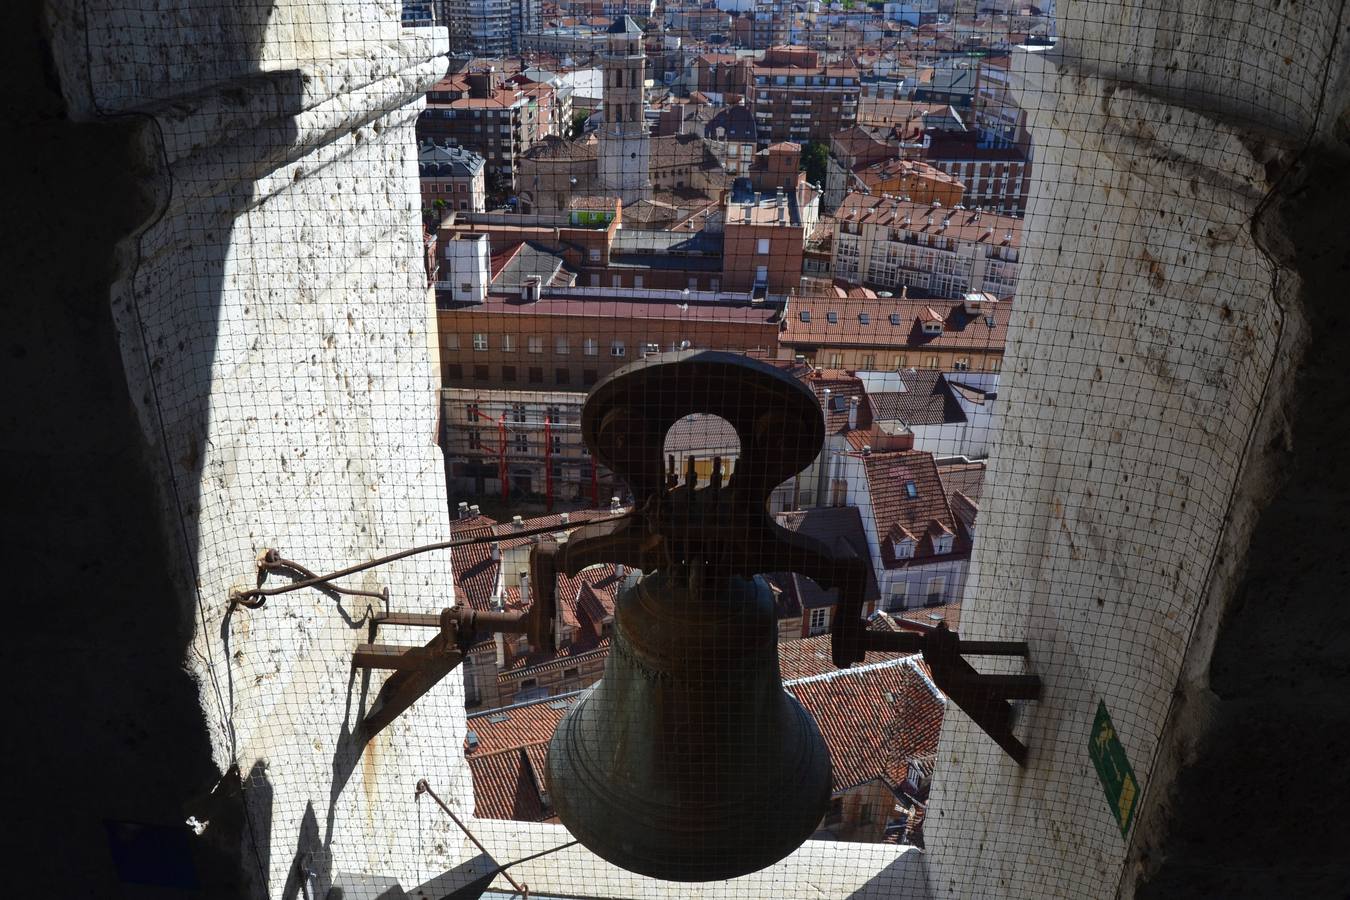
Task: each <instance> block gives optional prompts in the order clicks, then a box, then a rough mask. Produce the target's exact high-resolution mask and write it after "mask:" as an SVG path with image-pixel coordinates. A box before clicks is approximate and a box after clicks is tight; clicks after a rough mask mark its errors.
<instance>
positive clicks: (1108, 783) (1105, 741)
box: [1088, 700, 1139, 837]
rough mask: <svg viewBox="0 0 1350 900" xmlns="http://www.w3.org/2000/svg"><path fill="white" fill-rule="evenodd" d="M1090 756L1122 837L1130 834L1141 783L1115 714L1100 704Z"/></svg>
mask: <svg viewBox="0 0 1350 900" xmlns="http://www.w3.org/2000/svg"><path fill="white" fill-rule="evenodd" d="M1088 756H1090V757H1092V764H1093V765H1094V766H1096V767H1097V777H1098V778H1100V779H1101V781H1102V787H1103V788H1105V789H1106V800H1107V802H1108V803H1110V804H1111V812H1112V813H1114V814H1115V817H1116V822H1117V823H1119V825H1120V835H1121V837H1124V836H1125V835H1126V834H1128V833H1129V830H1130V823H1131V822H1133V821H1134V807H1135V804H1136V803H1137V802H1138V800H1139V782H1138V781H1136V780H1135V777H1134V770H1133V769H1131V768H1130V761H1129V760H1128V759H1126V758H1125V748H1124V747H1122V746H1121V745H1120V738H1118V737H1117V736H1116V727H1115V726H1114V725H1112V724H1111V714H1110V713H1108V712H1107V711H1106V703H1105V702H1104V701H1101V700H1099V701H1097V721H1096V722H1094V723H1093V725H1092V738H1091V740H1089V741H1088Z"/></svg>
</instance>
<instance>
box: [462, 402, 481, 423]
mask: <svg viewBox="0 0 1350 900" xmlns="http://www.w3.org/2000/svg"><path fill="white" fill-rule="evenodd" d="M464 418H465V420H466V421H468V423H469V424H470V425H476V424H477V423H478V404H477V403H470V404H469V405H468V406H466V407H464Z"/></svg>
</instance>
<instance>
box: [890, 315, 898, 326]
mask: <svg viewBox="0 0 1350 900" xmlns="http://www.w3.org/2000/svg"><path fill="white" fill-rule="evenodd" d="M891 324H892V325H899V324H900V314H899V313H891Z"/></svg>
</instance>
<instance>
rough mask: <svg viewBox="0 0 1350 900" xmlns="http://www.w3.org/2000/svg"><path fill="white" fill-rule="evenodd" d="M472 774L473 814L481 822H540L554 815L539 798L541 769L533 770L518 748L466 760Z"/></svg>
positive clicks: (542, 778)
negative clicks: (512, 820)
mask: <svg viewBox="0 0 1350 900" xmlns="http://www.w3.org/2000/svg"><path fill="white" fill-rule="evenodd" d="M469 771H470V773H471V774H472V775H473V814H474V816H476V817H477V818H480V819H515V820H517V821H524V822H542V821H543V820H545V819H547V818H549V817H551V816H552V815H553V812H552V810H550V809H548V808H547V807H546V806H545V805H544V802H543V798H542V796H541V788H542V787H543V785H544V772H543V770H538V771H536V770H535V768H534V764H533V760H532V759H531V756H530V754H528V753H527V752H526V751H524V750H521V749H515V750H504V751H502V752H500V753H492V754H487V755H482V754H480V755H476V756H472V757H470V758H469Z"/></svg>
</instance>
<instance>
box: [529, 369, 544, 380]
mask: <svg viewBox="0 0 1350 900" xmlns="http://www.w3.org/2000/svg"><path fill="white" fill-rule="evenodd" d="M529 377H530V384H543V383H544V369H543V367H542V366H530V376H529Z"/></svg>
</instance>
